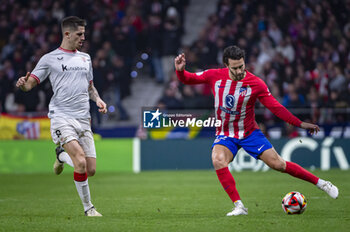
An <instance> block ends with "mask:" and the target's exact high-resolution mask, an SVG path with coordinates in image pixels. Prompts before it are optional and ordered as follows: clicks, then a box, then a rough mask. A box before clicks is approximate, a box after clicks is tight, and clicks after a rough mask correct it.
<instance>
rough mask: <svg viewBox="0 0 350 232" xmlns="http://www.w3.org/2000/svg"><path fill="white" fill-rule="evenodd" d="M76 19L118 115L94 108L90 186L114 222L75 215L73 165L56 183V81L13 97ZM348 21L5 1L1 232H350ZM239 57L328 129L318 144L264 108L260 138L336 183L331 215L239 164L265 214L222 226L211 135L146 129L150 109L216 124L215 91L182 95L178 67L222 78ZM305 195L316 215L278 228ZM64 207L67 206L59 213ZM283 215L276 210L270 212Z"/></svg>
mask: <svg viewBox="0 0 350 232" xmlns="http://www.w3.org/2000/svg"><path fill="white" fill-rule="evenodd" d="M69 15H76V16H79V17H82V18H84V19H86V20H87V23H88V25H87V28H86V41H85V43H84V46H83V48H82V51H84V52H88V53H89V54H90V55H91V57H92V59H93V68H94V84H95V86H96V88H97V89H98V91H99V92H100V94H101V96H102V98H103V99H104V100H105V101H106V102H107V104H108V106H109V113H108V114H107V115H100V114H98V112H97V109H96V108H95V107H94V105H93V104H91V114H92V125H93V131H94V133H95V141H96V148H97V153H98V157H99V158H98V164H97V172H98V174H97V175H96V176H95V177H94V179H92V180H91V182H90V183H91V185H92V186H93V187H92V193H93V198H94V199H96V201H95V202H97V204H99V207H100V209H102V212H103V213H104V215H106V217H104V219H102V221H101V222H95V221H94V222H93V221H90V222H83V220H81V218H79V217H77V216H74V215H78V214H79V213H80V211H79V209H80V208H79V205H78V204H77V201H76V200H77V198H76V197H77V196H75V195H72V194H70V192H72V191H73V190H72V189H70V190H69V191H68V192H67V191H64V190H61V188H59V189H58V187H57V186H60V187H62V189H69V186H70V185H68V184H71V182H70V181H71V173H72V169H70V168H69V167H67V166H66V170H65V171H64V173H63V175H62V177H59V178H57V177H55V176H54V175H53V174H51V173H52V164H53V161H54V159H55V154H54V149H55V145H54V144H53V143H52V141H51V139H50V133H49V120H48V119H47V117H46V114H47V110H48V109H47V106H48V102H49V99H50V97H51V95H52V90H51V87H50V84H49V82H48V81H45V82H43V83H42V84H40V85H39V86H38V87H36V88H35V89H33V90H32V91H30V92H28V93H23V92H21V91H19V90H18V89H16V88H15V82H16V80H17V79H18V78H19V77H20V76H22V75H24V74H25V73H26V72H27V71H30V70H32V69H33V68H34V66H35V64H36V63H37V62H38V60H39V59H40V57H41V56H42V55H43V54H45V53H47V52H49V51H51V50H53V49H55V48H57V47H58V46H59V44H60V40H61V33H60V26H59V21H60V20H61V19H62V18H64V17H65V16H69ZM349 18H350V1H349V0H333V1H319V0H297V1H291V0H270V1H258V0H240V1H230V0H215V1H214V0H209V1H206V2H205V4H203V1H200V0H119V1H112V0H103V1H92V0H71V1H67V0H58V1H52V0H42V1H41V0H29V1H26V0H22V1H21V0H0V112H1V116H0V184H1V187H0V206H1V207H0V208H1V210H0V215H1V217H0V224H1V225H2V226H1V227H0V231H2V230H4V231H28V230H33V231H61V230H66V231H71V230H73V229H72V228H75V229H74V231H89V230H91V228H99V229H101V230H102V231H116V230H117V228H120V230H121V231H214V230H218V229H219V230H221V231H228V229H229V228H230V227H231V226H233V225H234V226H235V227H232V228H236V229H237V230H238V231H255V230H256V229H257V228H256V225H259V226H260V227H259V231H280V228H282V227H283V229H284V231H298V229H297V228H295V223H297V225H298V226H297V227H299V226H301V227H300V228H303V231H305V230H306V231H330V230H332V231H347V229H348V228H349V216H348V215H350V213H349V210H348V209H349V208H350V205H349V196H350V194H349V192H350V186H349V184H348V182H349V181H348V180H349V160H350V155H349V154H350V145H349V142H348V141H349V137H350V125H349V119H350V117H349V116H350V115H349V114H350V48H349V46H350V45H349V41H350V23H349ZM232 44H237V45H239V46H240V47H242V48H244V49H245V50H246V52H247V57H246V64H247V69H248V70H250V71H252V72H253V73H255V74H256V75H258V76H260V77H261V78H262V79H263V80H264V81H265V82H266V83H267V85H268V86H269V88H270V90H271V92H272V94H273V95H274V96H275V97H276V98H277V99H278V100H279V101H280V102H281V103H282V104H283V105H284V106H286V107H287V108H288V109H290V110H291V111H292V112H293V113H294V114H296V115H297V116H298V117H299V118H301V119H302V120H305V121H310V122H314V123H317V124H319V125H320V126H321V133H319V134H318V135H317V136H313V137H311V136H310V135H307V134H306V133H305V131H302V130H299V129H297V128H293V127H290V126H288V125H286V124H284V123H283V122H281V121H280V120H279V119H277V118H275V117H274V116H273V115H271V113H270V112H269V111H268V110H265V109H264V108H263V107H262V106H261V105H260V104H258V105H257V106H256V114H257V122H258V123H259V126H260V127H261V129H262V130H263V132H264V133H265V134H266V136H267V137H269V138H270V139H271V142H272V143H273V145H274V146H275V147H276V149H277V150H278V151H279V152H280V153H281V155H282V156H283V157H284V158H285V159H291V160H293V161H296V162H298V163H299V164H301V165H302V166H304V167H306V168H307V169H310V170H314V171H315V172H316V174H318V175H321V176H325V177H328V178H329V179H330V180H332V181H335V183H337V184H339V185H338V187H340V189H341V194H342V198H341V199H339V200H337V201H336V203H332V206H333V207H329V205H328V199H327V200H325V199H326V198H325V196H324V195H321V194H322V193H319V192H316V191H317V190H314V189H311V188H313V186H311V187H310V186H309V185H307V186H306V185H305V184H303V183H301V182H300V181H299V182H298V181H295V180H294V179H293V180H292V179H290V178H289V177H284V176H281V175H277V174H276V175H274V174H270V173H273V172H266V171H267V170H268V168H267V167H266V166H264V165H263V164H262V163H260V162H257V161H255V160H253V159H251V158H250V157H249V156H247V155H245V154H244V153H241V154H240V155H239V156H238V157H237V159H235V162H234V163H232V164H231V165H230V168H231V170H233V171H235V174H234V175H235V177H237V180H239V184H240V189H242V192H243V193H244V195H245V197H246V198H247V199H250V202H253V203H250V205H249V203H248V207H250V209H252V208H254V210H255V212H256V214H254V211H251V213H250V214H252V216H253V217H249V218H248V219H245V220H243V219H236V218H235V221H228V220H222V216H223V215H224V214H225V213H226V212H225V211H228V210H229V208H227V206H228V199H226V196H225V195H224V193H223V191H221V189H220V188H219V187H220V186H219V185H218V183H217V180H216V179H215V174H214V172H213V169H212V164H211V160H210V146H211V143H212V141H213V135H214V130H212V129H209V130H199V131H197V132H195V133H191V131H190V130H183V131H178V130H177V129H176V128H171V129H169V130H167V131H162V132H161V133H157V132H155V131H152V130H146V129H144V128H142V118H141V115H142V107H158V108H161V109H163V110H167V111H171V110H174V111H176V112H181V111H182V110H184V111H188V110H190V111H191V110H193V111H194V110H195V111H196V112H197V111H200V112H202V113H203V114H208V112H212V105H213V99H212V97H211V95H210V94H211V93H210V90H209V88H208V86H205V85H200V86H184V85H182V84H181V83H179V81H178V80H177V78H176V75H174V72H173V59H174V57H175V56H176V55H177V54H179V53H180V52H185V53H186V56H187V70H189V71H193V72H195V71H202V70H205V69H208V68H215V67H222V65H223V64H222V61H221V56H222V52H223V48H224V47H226V46H228V45H232ZM330 169H331V170H330ZM151 170H162V171H161V172H152V171H151ZM168 170H175V172H172V171H170V172H169V171H168ZM180 170H182V171H180ZM186 170H192V171H186ZM193 170H196V171H193ZM198 170H202V171H198ZM243 170H248V171H245V172H239V171H243ZM326 170H329V171H326ZM256 171H260V172H261V173H260V174H259V175H258V174H256V173H255V174H254V172H256ZM139 172H141V173H139ZM134 173H139V174H137V175H136V174H134ZM266 180H268V181H266ZM276 181H278V183H279V188H278V189H277V188H276V187H275V186H274V183H275V182H276ZM110 183H112V185H113V186H111V185H110ZM287 183H288V184H287ZM340 183H341V185H340ZM216 184H217V185H216ZM94 185H95V186H94ZM44 186H49V187H50V189H47V188H45V187H44ZM136 186H137V187H136ZM165 186H166V187H165ZM95 187H96V188H95ZM165 189H167V190H165ZM194 189H195V190H194ZM261 189H263V193H264V194H259V197H257V196H256V192H259V193H260V192H261ZM296 189H297V190H299V191H302V192H306V193H307V194H308V195H307V197H309V196H310V198H309V200H310V202H309V203H310V206H309V207H310V210H307V211H306V213H305V214H304V216H303V218H301V217H300V218H293V220H292V221H293V222H292V221H291V220H288V219H286V218H283V217H281V215H282V213H281V209H280V206H279V205H278V204H280V199H281V197H282V196H284V195H285V193H286V192H287V191H291V190H296ZM197 190H198V191H199V193H197V192H195V193H194V192H193V191H197ZM166 191H168V192H166ZM43 192H45V194H44V195H42V193H43ZM57 194H60V195H61V196H64V199H65V200H63V201H62V202H57V204H56V205H53V203H52V199H56V198H57ZM220 194H221V195H220ZM318 194H319V195H318ZM38 195H40V196H41V197H39V198H38ZM219 195H220V196H219ZM193 199H196V200H197V201H196V200H193ZM257 199H259V200H257ZM271 199H273V204H270V202H271ZM43 202H45V203H44V204H43ZM139 202H142V204H139ZM275 202H277V206H278V207H275V206H271V205H274V204H275ZM46 204H47V205H46ZM114 204H115V205H117V206H118V207H117V208H115V207H110V206H111V205H114ZM254 204H255V205H254ZM43 205H45V206H44V207H43ZM179 205H181V206H182V207H179ZM55 207H56V208H58V209H59V212H57V211H56V210H53V211H52V208H54V209H56V208H55ZM155 207H156V208H155ZM225 207H226V208H225ZM218 208H221V209H222V210H223V211H222V212H221V211H218ZM275 208H276V209H275ZM277 208H278V209H277ZM135 209H137V210H135ZM325 209H327V210H326V211H327V212H326V213H325V212H324V211H325ZM153 210H154V211H153ZM328 210H329V211H328ZM67 211H69V212H70V213H68V216H67V215H66V214H64V213H62V212H67ZM266 211H269V212H270V213H269V214H267V213H266ZM31 212H34V214H32V213H31ZM203 215H204V216H203ZM282 216H283V215H282ZM130 218H132V219H133V220H130ZM218 220H219V221H218ZM218 222H220V223H218ZM94 223H96V224H94ZM213 225H215V226H214V227H213ZM263 225H264V226H263ZM232 228H231V229H232ZM230 231H231V230H230Z"/></svg>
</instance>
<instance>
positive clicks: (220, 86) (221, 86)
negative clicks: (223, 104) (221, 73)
mask: <svg viewBox="0 0 350 232" xmlns="http://www.w3.org/2000/svg"><path fill="white" fill-rule="evenodd" d="M225 87H226V86H224V85H219V86H218V88H219V89H222V88H225Z"/></svg>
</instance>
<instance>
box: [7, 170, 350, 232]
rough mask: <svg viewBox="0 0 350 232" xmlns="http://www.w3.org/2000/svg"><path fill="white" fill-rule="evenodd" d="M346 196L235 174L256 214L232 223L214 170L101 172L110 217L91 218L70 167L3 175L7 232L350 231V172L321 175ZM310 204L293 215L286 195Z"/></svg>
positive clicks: (97, 197) (97, 189) (103, 208)
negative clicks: (285, 202)
mask: <svg viewBox="0 0 350 232" xmlns="http://www.w3.org/2000/svg"><path fill="white" fill-rule="evenodd" d="M314 173H315V174H317V175H318V176H320V177H321V178H324V179H327V180H331V181H332V182H333V183H334V184H336V185H337V186H338V188H339V190H340V196H339V198H338V199H337V200H333V199H331V198H330V197H328V195H326V194H325V193H324V192H322V191H320V190H318V189H317V188H316V187H315V186H313V185H312V184H309V183H306V182H304V181H301V180H298V179H295V178H292V177H290V176H289V175H287V174H281V173H278V172H276V171H268V172H265V173H263V172H257V173H254V172H248V171H246V172H240V173H233V175H234V177H235V179H236V183H237V186H238V190H239V192H240V195H241V198H242V200H243V202H244V204H245V206H246V207H248V208H249V215H247V216H239V217H226V216H225V215H226V213H227V212H229V211H230V210H231V208H232V203H231V201H230V199H229V198H228V196H227V195H226V193H225V192H224V190H223V189H222V187H221V185H220V183H219V181H218V180H217V177H216V174H215V172H214V171H213V170H208V171H156V172H142V173H140V174H132V173H97V174H96V176H95V177H92V178H90V179H89V183H90V190H91V194H92V200H93V203H94V204H95V206H96V208H97V209H98V211H100V212H101V213H102V214H103V215H104V216H103V217H102V218H87V217H85V216H83V209H82V205H81V202H80V199H79V197H78V194H77V193H76V190H75V185H74V182H73V175H72V173H71V170H69V169H67V170H65V171H64V172H63V174H62V175H61V176H55V175H54V174H1V175H0V231H6V232H7V231H64V232H68V231H132V232H134V231H137V232H138V231H141V232H142V231H167V232H172V231H191V232H193V231H201V232H203V231H220V232H221V231H237V232H238V231H250V232H252V231H293V232H295V231H308V232H310V231H311V232H312V231H315V232H316V231H317V232H320V231H332V232H333V231H350V171H340V170H330V171H327V172H321V171H315V172H314ZM293 190H294V191H299V192H301V193H303V194H304V195H305V196H306V198H307V203H308V206H307V209H306V211H305V212H304V214H302V215H286V214H285V213H284V212H283V210H282V207H281V200H282V197H283V196H284V195H285V194H286V193H287V192H289V191H293Z"/></svg>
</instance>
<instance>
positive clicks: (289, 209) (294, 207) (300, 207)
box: [282, 191, 307, 214]
mask: <svg viewBox="0 0 350 232" xmlns="http://www.w3.org/2000/svg"><path fill="white" fill-rule="evenodd" d="M306 206H307V203H306V199H305V197H304V195H303V194H301V193H299V192H296V191H293V192H290V193H287V195H286V196H285V197H283V199H282V208H283V210H284V212H285V213H287V214H301V213H303V212H304V211H305V209H306Z"/></svg>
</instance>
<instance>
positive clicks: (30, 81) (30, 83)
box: [16, 72, 38, 92]
mask: <svg viewBox="0 0 350 232" xmlns="http://www.w3.org/2000/svg"><path fill="white" fill-rule="evenodd" d="M37 84H38V83H37V81H36V80H35V79H34V78H33V77H31V76H30V72H27V74H26V75H25V76H23V77H20V78H19V79H18V80H17V82H16V87H17V88H20V89H21V90H22V91H24V92H28V91H29V90H31V89H32V88H34V87H35V86H36V85H37Z"/></svg>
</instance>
